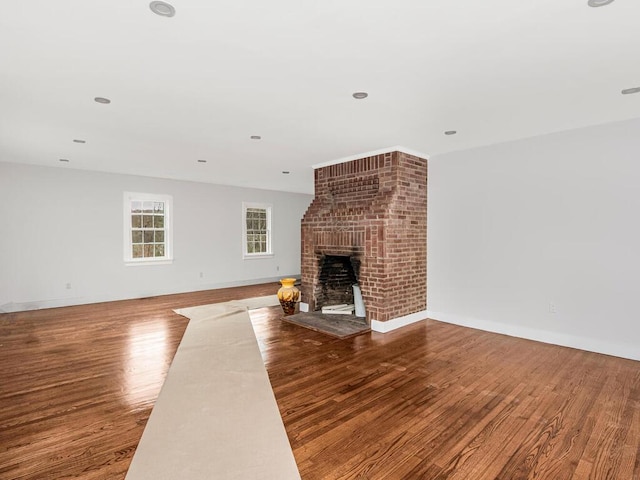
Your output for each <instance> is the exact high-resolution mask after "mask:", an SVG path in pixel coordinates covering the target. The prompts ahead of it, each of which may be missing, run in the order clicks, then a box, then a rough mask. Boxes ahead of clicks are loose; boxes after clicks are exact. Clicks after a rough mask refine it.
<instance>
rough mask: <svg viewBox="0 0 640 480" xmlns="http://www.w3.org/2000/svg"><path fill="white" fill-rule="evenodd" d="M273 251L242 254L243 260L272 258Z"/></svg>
mask: <svg viewBox="0 0 640 480" xmlns="http://www.w3.org/2000/svg"><path fill="white" fill-rule="evenodd" d="M273 257H274V255H273V253H253V254H246V253H245V254H244V255H242V259H243V260H259V259H261V258H273Z"/></svg>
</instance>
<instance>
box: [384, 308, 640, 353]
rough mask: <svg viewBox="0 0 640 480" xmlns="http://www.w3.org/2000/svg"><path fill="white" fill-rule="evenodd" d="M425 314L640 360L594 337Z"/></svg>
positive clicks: (635, 348)
mask: <svg viewBox="0 0 640 480" xmlns="http://www.w3.org/2000/svg"><path fill="white" fill-rule="evenodd" d="M426 313H427V316H428V318H431V319H433V320H438V321H440V322H445V323H451V324H454V325H460V326H462V327H469V328H476V329H478V330H484V331H485V332H492V333H499V334H502V335H509V336H510V337H518V338H525V339H527V340H535V341H537V342H543V343H549V344H552V345H560V346H563V347H570V348H577V349H580V350H586V351H589V352H595V353H602V354H605V355H612V356H614V357H621V358H627V359H630V360H640V345H624V344H618V343H612V342H607V341H603V340H599V339H596V338H590V337H580V336H577V335H569V334H566V333H560V332H551V331H548V330H540V329H536V328H529V327H522V326H518V325H508V324H505V323H500V322H492V321H488V320H482V319H478V318H471V317H465V316H461V315H455V314H449V313H444V312H433V311H427V312H426ZM372 329H373V328H372Z"/></svg>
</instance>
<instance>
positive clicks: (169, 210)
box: [122, 192, 173, 265]
mask: <svg viewBox="0 0 640 480" xmlns="http://www.w3.org/2000/svg"><path fill="white" fill-rule="evenodd" d="M135 201H139V202H163V203H164V256H163V257H144V258H134V257H133V241H132V232H133V227H132V225H131V203H132V202H135ZM122 203H123V209H124V210H123V213H124V215H123V219H124V229H123V230H124V262H125V265H163V264H169V263H173V197H172V196H171V195H159V194H153V193H136V192H124V201H123V202H122Z"/></svg>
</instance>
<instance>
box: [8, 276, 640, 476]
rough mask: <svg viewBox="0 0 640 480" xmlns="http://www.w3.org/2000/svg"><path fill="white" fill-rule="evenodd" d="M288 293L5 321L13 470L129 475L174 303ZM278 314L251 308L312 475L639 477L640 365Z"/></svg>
mask: <svg viewBox="0 0 640 480" xmlns="http://www.w3.org/2000/svg"><path fill="white" fill-rule="evenodd" d="M277 287H278V285H276V284H266V285H258V286H253V287H242V288H237V289H224V290H217V291H208V292H197V293H190V294H181V295H171V296H164V297H157V298H149V299H142V300H129V301H123V302H112V303H104V304H97V305H88V306H78V307H67V308H59V309H50V310H40V311H34V312H22V313H16V314H3V315H0V479H3V480H4V479H7V480H8V479H63V478H66V479H68V478H83V479H123V478H124V475H125V473H126V470H127V467H128V465H129V463H130V461H131V457H132V455H133V452H134V451H135V448H136V445H137V443H138V441H139V439H140V436H141V435H142V430H143V428H144V425H145V423H146V421H147V419H148V417H149V414H150V411H151V408H152V406H153V403H154V401H155V399H156V397H157V395H158V392H159V390H160V387H161V385H162V382H163V379H164V377H165V375H166V371H167V369H168V367H169V365H170V362H171V359H172V358H173V355H174V353H175V350H176V348H177V345H178V343H179V342H180V339H181V337H182V334H183V332H184V329H185V328H186V324H187V320H186V319H185V318H184V317H181V316H179V315H177V314H175V313H174V312H173V311H172V309H173V308H182V307H187V306H193V305H202V304H207V303H215V302H218V301H226V300H231V299H237V298H248V297H253V296H260V295H268V294H272V293H274V292H275V291H276V290H277ZM280 314H281V312H280V309H279V307H272V308H266V309H260V310H255V311H253V312H252V315H251V316H252V322H253V324H254V329H255V331H256V335H257V338H258V341H259V344H260V348H261V351H262V354H263V358H264V361H265V365H266V367H267V370H268V372H269V376H270V379H271V383H272V385H273V389H274V393H275V395H276V399H277V401H278V405H279V407H280V411H281V413H282V417H283V420H284V423H285V427H286V429H287V433H288V435H289V439H290V441H291V445H292V448H293V451H294V455H295V457H296V461H297V463H298V467H299V469H300V473H301V475H302V478H303V479H304V480H313V479H329V480H334V479H351V478H360V479H434V480H435V479H467V480H485V479H505V480H506V479H510V480H511V479H549V480H551V479H553V480H563V479H585V480H586V479H590V480H591V479H615V480H638V479H640V362H634V361H631V360H623V359H619V358H614V357H608V356H604V355H598V354H594V353H588V352H583V351H580V350H573V349H567V348H562V347H556V346H551V345H545V344H540V343H536V342H530V341H526V340H520V339H515V338H510V337H505V336H501V335H495V334H490V333H486V332H481V331H478V330H472V329H466V328H462V327H456V326H452V325H447V324H444V323H440V322H436V321H431V320H429V321H425V322H420V323H417V324H414V325H411V326H408V327H405V328H404V329H401V330H398V331H395V332H391V333H388V334H384V335H383V334H377V333H368V334H365V335H361V336H358V337H354V338H350V339H346V340H338V339H334V338H332V337H328V336H326V335H323V334H320V333H317V332H313V331H311V330H307V329H304V328H301V327H298V326H296V325H292V324H289V323H286V322H282V321H280V320H279V317H280ZM167 454H170V452H159V455H167ZM176 480H177V479H176Z"/></svg>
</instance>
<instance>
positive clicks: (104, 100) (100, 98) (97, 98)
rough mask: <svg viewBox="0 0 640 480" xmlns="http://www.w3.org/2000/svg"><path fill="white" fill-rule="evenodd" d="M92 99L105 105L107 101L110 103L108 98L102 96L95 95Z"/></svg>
mask: <svg viewBox="0 0 640 480" xmlns="http://www.w3.org/2000/svg"><path fill="white" fill-rule="evenodd" d="M94 100H95V101H96V102H98V103H103V104H105V105H107V104H108V103H111V100H109V99H108V98H104V97H96V98H94Z"/></svg>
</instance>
